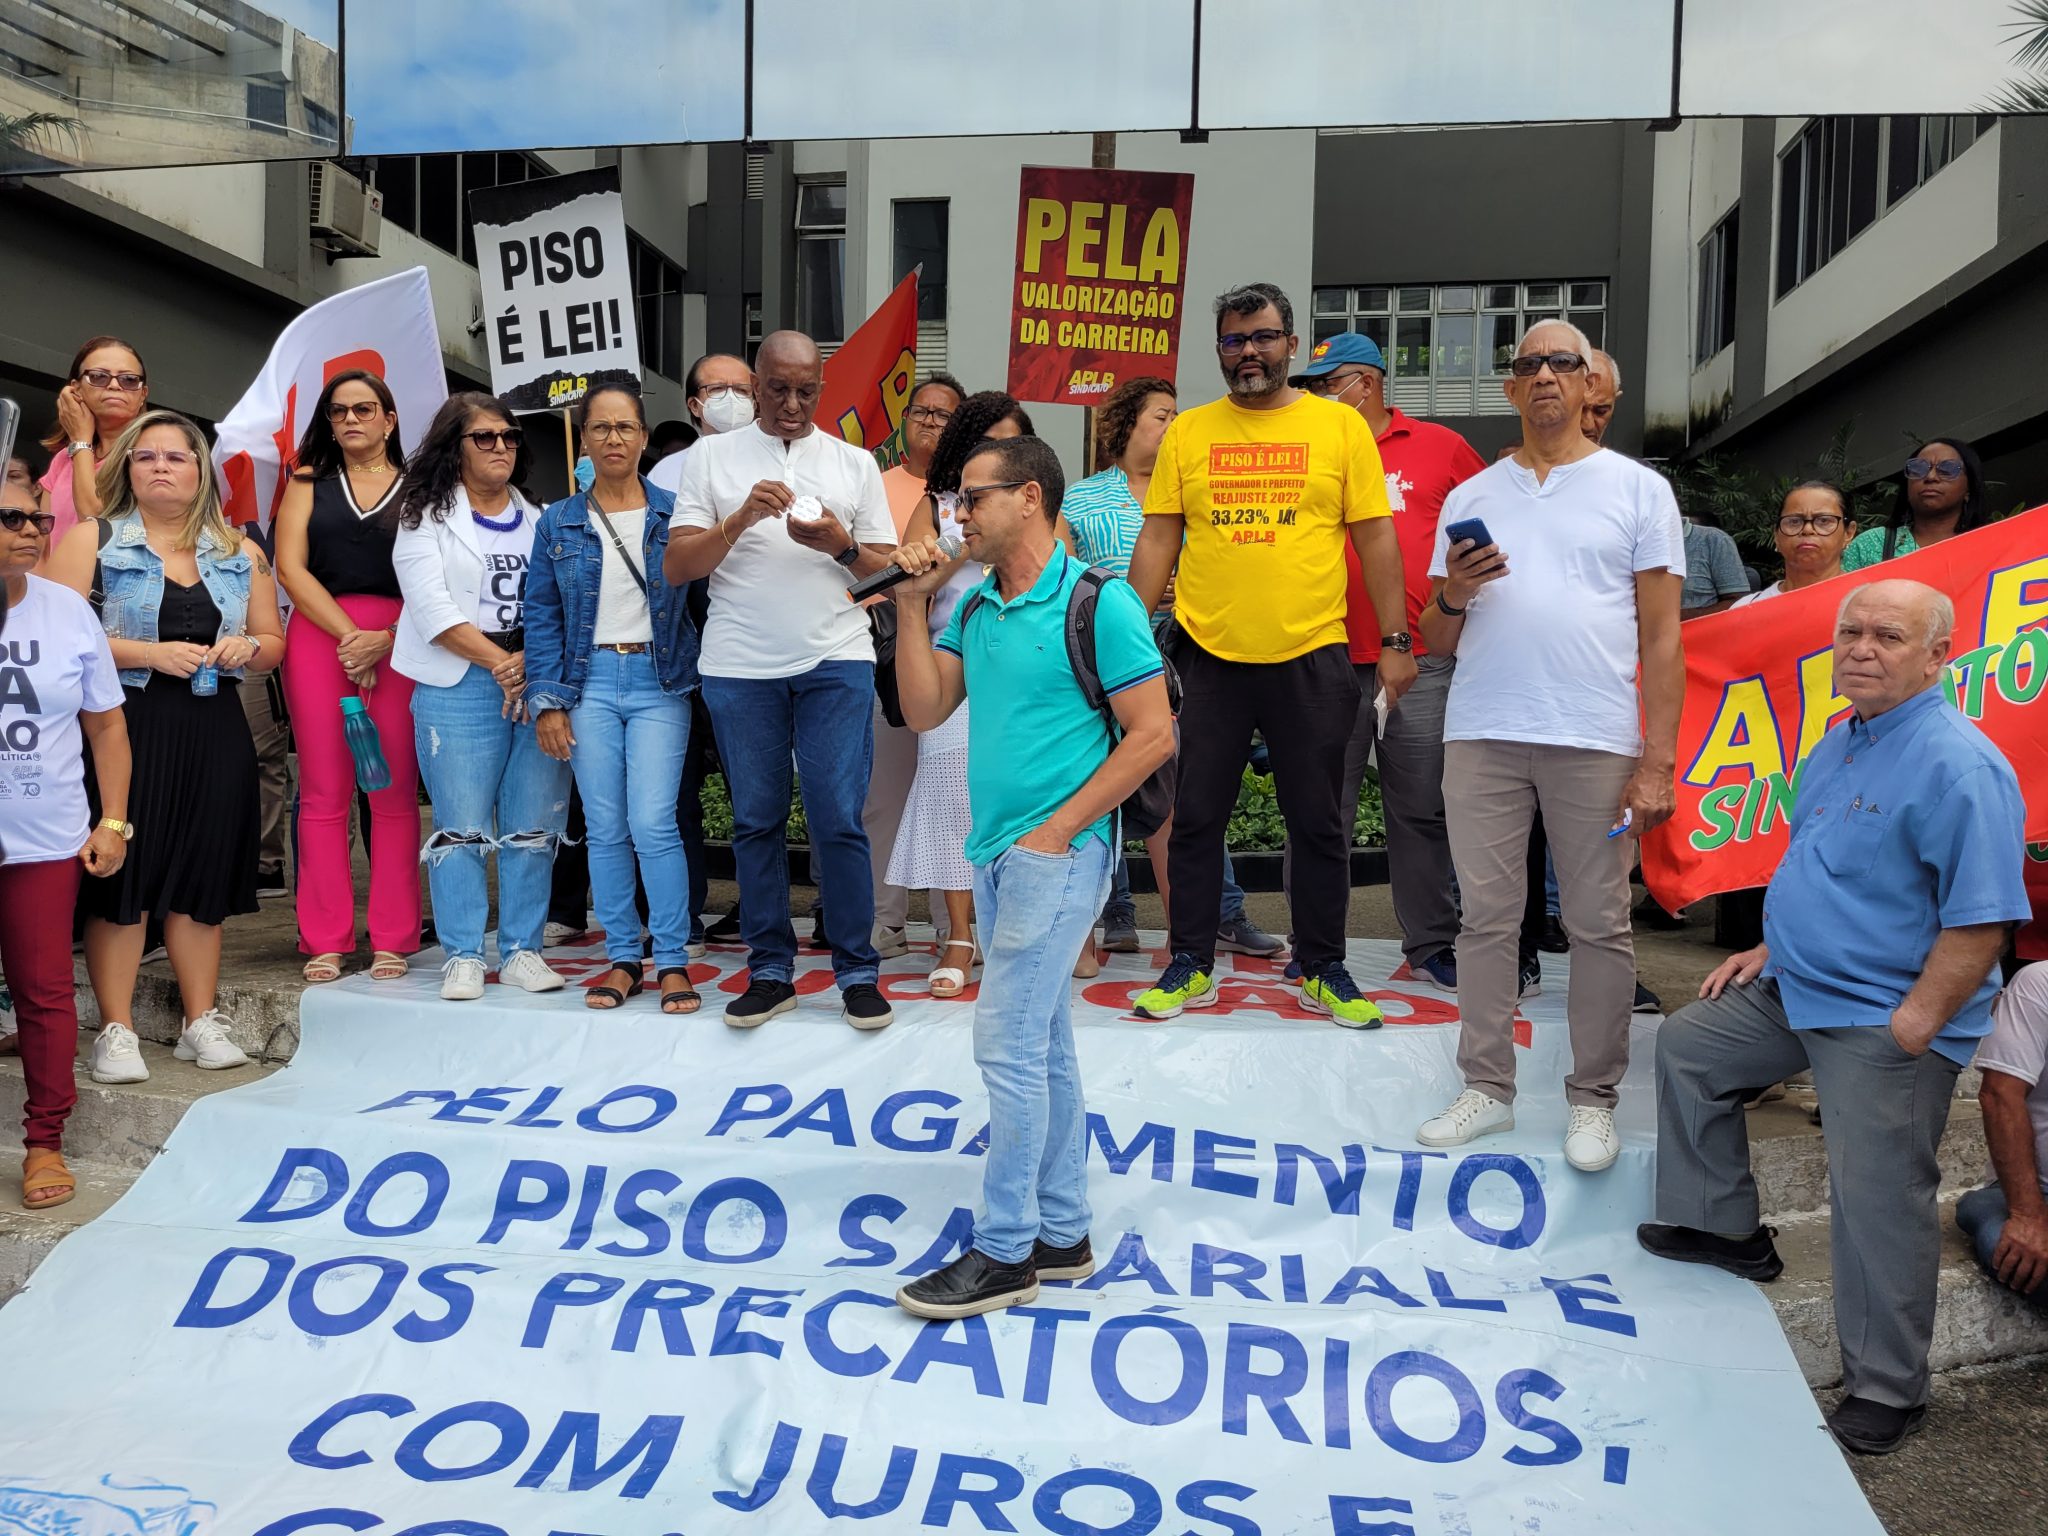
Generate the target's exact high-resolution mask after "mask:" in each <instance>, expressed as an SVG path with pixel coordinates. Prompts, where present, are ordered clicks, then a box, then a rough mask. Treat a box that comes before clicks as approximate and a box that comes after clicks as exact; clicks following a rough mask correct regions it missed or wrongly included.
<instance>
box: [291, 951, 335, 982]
mask: <svg viewBox="0 0 2048 1536" xmlns="http://www.w3.org/2000/svg"><path fill="white" fill-rule="evenodd" d="M299 974H300V975H301V976H304V977H305V978H306V980H308V981H310V982H312V983H313V984H314V985H315V986H319V985H321V984H323V983H325V982H330V981H339V980H341V956H340V955H339V954H338V953H336V952H335V951H333V950H330V951H328V952H327V953H326V954H324V955H315V956H313V958H312V959H310V960H308V961H307V962H306V963H305V965H304V966H302V967H301V968H300V971H299Z"/></svg>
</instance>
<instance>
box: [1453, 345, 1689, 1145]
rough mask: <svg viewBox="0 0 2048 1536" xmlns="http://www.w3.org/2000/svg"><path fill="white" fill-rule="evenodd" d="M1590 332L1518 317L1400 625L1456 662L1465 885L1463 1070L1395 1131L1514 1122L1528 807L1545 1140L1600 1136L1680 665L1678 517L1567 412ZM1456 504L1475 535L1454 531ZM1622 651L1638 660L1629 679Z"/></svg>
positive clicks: (1666, 788)
mask: <svg viewBox="0 0 2048 1536" xmlns="http://www.w3.org/2000/svg"><path fill="white" fill-rule="evenodd" d="M1592 356H1593V348H1592V346H1591V345H1590V344H1589V343H1588V341H1587V340H1586V337H1585V335H1584V333H1583V332H1581V331H1580V330H1579V329H1578V327H1576V326H1573V325H1568V324H1566V323H1565V322H1563V321H1559V320H1546V321H1543V322H1541V323H1540V324H1537V325H1534V326H1531V327H1530V328H1529V331H1528V333H1527V334H1526V335H1525V336H1523V338H1522V343H1521V346H1520V348H1519V349H1518V351H1517V354H1516V357H1515V360H1514V366H1513V370H1512V374H1511V376H1510V377H1509V379H1508V380H1507V384H1506V388H1507V394H1508V398H1509V400H1510V401H1511V402H1512V403H1513V404H1514V407H1515V410H1516V411H1517V412H1518V413H1519V414H1520V416H1521V418H1522V444H1521V447H1519V448H1518V449H1516V450H1515V452H1514V454H1513V455H1512V456H1510V457H1507V458H1503V459H1501V460H1499V461H1498V462H1497V463H1495V464H1492V465H1490V466H1489V467H1488V468H1486V469H1484V470H1482V471H1481V472H1480V473H1478V474H1476V475H1474V476H1473V477H1472V478H1471V479H1469V480H1467V481H1465V482H1464V483H1463V484H1462V485H1460V486H1458V487H1457V489H1455V490H1453V491H1452V492H1451V494H1450V495H1449V496H1448V497H1447V498H1445V501H1444V509H1443V517H1442V521H1441V523H1440V524H1439V525H1438V528H1437V536H1436V552H1435V555H1434V556H1433V558H1432V560H1431V563H1430V570H1429V574H1430V575H1431V577H1432V578H1434V580H1435V583H1436V590H1435V593H1434V595H1433V596H1432V597H1431V599H1430V601H1429V602H1428V603H1427V604H1426V605H1425V606H1424V607H1423V610H1422V620H1421V628H1422V633H1423V636H1424V638H1425V639H1426V641H1427V642H1428V645H1429V649H1430V651H1431V652H1432V653H1434V654H1437V655H1445V654H1449V653H1452V652H1455V653H1456V655H1457V658H1458V670H1457V672H1456V674H1455V675H1454V677H1453V679H1452V682H1451V693H1450V698H1449V700H1448V701H1447V703H1446V706H1445V716H1444V811H1445V814H1446V818H1447V820H1448V822H1449V824H1450V833H1451V861H1452V864H1453V866H1454V867H1455V868H1456V870H1457V872H1458V888H1459V890H1460V892H1461V893H1462V895H1463V898H1464V911H1463V914H1462V918H1461V923H1462V931H1461V933H1460V935H1459V939H1458V1012H1459V1014H1460V1015H1461V1016H1462V1019H1463V1027H1462V1033H1461V1034H1460V1037H1459V1044H1458V1067H1459V1070H1460V1072H1461V1073H1462V1074H1463V1076H1464V1079H1465V1091H1464V1092H1463V1093H1461V1094H1459V1095H1458V1097H1457V1099H1456V1100H1454V1101H1453V1102H1452V1103H1451V1105H1450V1106H1449V1107H1448V1108H1447V1109H1445V1111H1444V1112H1443V1113H1442V1114H1441V1115H1438V1116H1437V1117H1436V1118H1435V1119H1433V1120H1430V1121H1428V1122H1427V1123H1425V1124H1424V1125H1423V1127H1422V1129H1421V1130H1420V1131H1418V1132H1417V1133H1416V1136H1417V1140H1419V1141H1420V1142H1421V1143H1422V1144H1423V1145H1424V1146H1428V1147H1453V1146H1461V1145H1463V1144H1464V1143H1466V1142H1468V1141H1471V1140H1472V1139H1473V1138H1475V1137H1478V1136H1485V1135H1489V1134H1491V1133H1493V1132H1495V1131H1505V1130H1509V1129H1512V1128H1513V1126H1514V1123H1515V1112H1514V1097H1515V1045H1514V1017H1515V999H1516V992H1517V979H1518V978H1517V961H1516V937H1517V934H1518V933H1519V931H1520V927H1521V921H1522V903H1523V896H1524V892H1525V883H1526V879H1527V867H1526V857H1527V852H1528V844H1529V827H1530V823H1531V820H1532V819H1533V817H1534V815H1535V813H1536V812H1537V811H1538V810H1539V809H1540V810H1541V812H1542V814H1543V827H1544V831H1545V833H1546V834H1547V835H1548V837H1549V839H1550V850H1551V856H1552V857H1553V859H1554V860H1555V861H1556V865H1557V878H1558V886H1559V890H1560V894H1561V895H1562V897H1563V907H1564V926H1565V929H1566V931H1567V932H1569V933H1570V934H1571V936H1572V975H1571V994H1570V998H1569V1001H1568V1003H1567V1012H1568V1014H1569V1016H1570V1020H1571V1038H1572V1072H1571V1075H1570V1076H1569V1077H1567V1078H1566V1079H1565V1098H1566V1101H1567V1103H1568V1104H1569V1105H1570V1111H1571V1113H1570V1120H1569V1122H1568V1124H1567V1127H1566V1132H1565V1142H1564V1152H1565V1158H1566V1160H1567V1161H1568V1162H1570V1163H1571V1165H1572V1166H1573V1167H1574V1168H1578V1169H1580V1170H1582V1171H1584V1172H1588V1173H1593V1172H1598V1171H1599V1170H1601V1169H1603V1168H1606V1167H1608V1166H1609V1165H1610V1164H1612V1163H1613V1161H1614V1159H1615V1157H1616V1156H1617V1155H1618V1154H1619V1153H1620V1150H1621V1143H1620V1141H1619V1140H1618V1139H1617V1137H1616V1136H1615V1132H1614V1104H1615V1100H1616V1097H1617V1095H1616V1085H1617V1084H1618V1083H1620V1081H1621V1076H1622V1073H1623V1072H1624V1071H1625V1070H1626V1069H1627V1067H1628V1032H1629V1010H1630V1005H1631V1002H1632V1001H1633V998H1634V994H1635V944H1634V936H1633V934H1632V933H1631V931H1630V928H1629V880H1628V877H1629V869H1630V866H1631V864H1632V863H1633V862H1634V855H1635V849H1634V846H1633V843H1632V840H1633V839H1636V838H1640V837H1641V836H1642V835H1643V834H1644V833H1645V832H1648V831H1649V830H1650V829H1651V828H1652V827H1654V826H1656V825H1658V824H1659V823H1660V822H1663V821H1665V820H1667V819H1669V817H1670V816H1671V813H1672V810H1673V808H1674V804H1675V788H1674V784H1673V775H1674V773H1675V771H1676V762H1675V760H1676V756H1677V745H1678V710H1679V703H1680V699H1681V696H1682V694H1683V691H1684V686H1685V661H1684V656H1683V653H1682V652H1681V650H1680V648H1679V637H1678V611H1679V610H1678V599H1679V592H1680V590H1681V588H1682V587H1683V585H1684V582H1685V538H1684V534H1683V532H1682V531H1681V528H1680V524H1679V518H1678V503H1677V502H1676V500H1674V499H1673V497H1672V494H1671V487H1670V485H1669V484H1668V483H1667V482H1666V481H1665V479H1664V477H1663V476H1662V475H1660V474H1658V473H1657V472H1656V471H1655V470H1652V469H1649V468H1647V467H1645V466H1644V465H1641V464H1638V463H1637V462H1636V461H1635V460H1633V459H1630V458H1626V457H1624V456H1623V455H1621V454H1618V453H1614V452H1611V451H1610V450H1608V449H1605V448H1602V447H1600V445H1599V444H1597V443H1595V442H1593V441H1591V440H1589V439H1588V438H1587V437H1586V435H1585V434H1584V433H1583V432H1582V431H1581V430H1580V417H1581V412H1582V410H1583V408H1584V405H1585V401H1586V394H1587V378H1588V374H1587V364H1588V362H1589V361H1590V359H1591V358H1592ZM1472 520H1477V521H1479V522H1480V523H1482V524H1483V525H1484V528H1485V534H1486V537H1484V538H1481V539H1478V540H1473V539H1468V538H1463V537H1461V538H1458V539H1455V540H1454V539H1453V538H1451V536H1450V530H1451V529H1452V528H1453V527H1455V526H1457V525H1458V524H1460V523H1465V522H1469V521H1472ZM1638 669H1640V672H1641V677H1642V687H1641V696H1640V699H1639V698H1638V695H1637V684H1636V678H1637V673H1638Z"/></svg>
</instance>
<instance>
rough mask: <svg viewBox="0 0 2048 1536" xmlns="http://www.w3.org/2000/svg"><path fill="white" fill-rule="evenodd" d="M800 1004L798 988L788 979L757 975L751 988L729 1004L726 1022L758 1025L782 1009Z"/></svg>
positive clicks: (749, 1026) (748, 1026) (738, 1025)
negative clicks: (797, 1002)
mask: <svg viewBox="0 0 2048 1536" xmlns="http://www.w3.org/2000/svg"><path fill="white" fill-rule="evenodd" d="M795 1006H796V988H795V987H792V986H791V985H790V984H789V983H788V982H786V981H763V980H762V979H761V978H760V977H758V976H757V977H755V978H754V979H753V980H752V981H750V982H748V983H747V990H746V991H744V992H742V993H741V994H740V995H739V996H738V997H736V998H734V999H733V1000H732V1001H731V1002H729V1003H727V1004H726V1005H725V1022H726V1023H728V1024H730V1025H731V1026H732V1027H733V1028H734V1029H757V1028H759V1027H760V1026H761V1025H763V1024H766V1023H767V1022H768V1021H769V1020H770V1019H772V1018H774V1017H775V1015H777V1014H778V1013H787V1012H789V1010H790V1009H792V1008H794V1007H795Z"/></svg>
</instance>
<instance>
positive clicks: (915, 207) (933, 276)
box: [890, 198, 952, 321]
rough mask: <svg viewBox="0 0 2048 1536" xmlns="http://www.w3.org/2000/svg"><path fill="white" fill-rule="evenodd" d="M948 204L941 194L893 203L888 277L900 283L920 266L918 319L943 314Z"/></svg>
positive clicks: (944, 304)
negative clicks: (892, 248) (892, 267)
mask: <svg viewBox="0 0 2048 1536" xmlns="http://www.w3.org/2000/svg"><path fill="white" fill-rule="evenodd" d="M951 208H952V205H951V204H950V203H948V202H947V201H946V200H945V199H943V198H920V199H917V200H914V201H906V202H899V203H898V204H896V207H895V215H896V259H895V271H894V275H893V276H892V277H891V279H890V281H891V282H894V283H900V282H902V281H903V279H904V278H905V277H907V276H908V275H909V274H910V271H911V269H912V268H913V267H916V266H919V265H922V266H923V268H924V271H923V272H922V274H920V276H919V277H918V280H917V318H918V319H920V320H935V321H942V320H944V319H945V318H946V246H947V239H946V236H947V224H948V215H949V213H950V211H951Z"/></svg>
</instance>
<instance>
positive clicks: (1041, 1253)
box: [1031, 1237, 1095, 1280]
mask: <svg viewBox="0 0 2048 1536" xmlns="http://www.w3.org/2000/svg"><path fill="white" fill-rule="evenodd" d="M1031 1267H1032V1268H1033V1269H1035V1270H1037V1271H1038V1278H1039V1279H1041V1280H1086V1279H1087V1278H1088V1277H1089V1276H1090V1275H1092V1274H1094V1273H1095V1250H1094V1249H1093V1248H1091V1247H1089V1246H1088V1239H1087V1238H1085V1237H1084V1238H1082V1239H1081V1241H1079V1242H1078V1243H1075V1244H1074V1245H1073V1246H1071V1247H1068V1248H1055V1247H1053V1246H1052V1244H1050V1243H1048V1242H1047V1241H1046V1240H1045V1239H1044V1238H1042V1237H1041V1238H1040V1239H1038V1241H1037V1242H1035V1243H1033V1244H1032V1245H1031Z"/></svg>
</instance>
